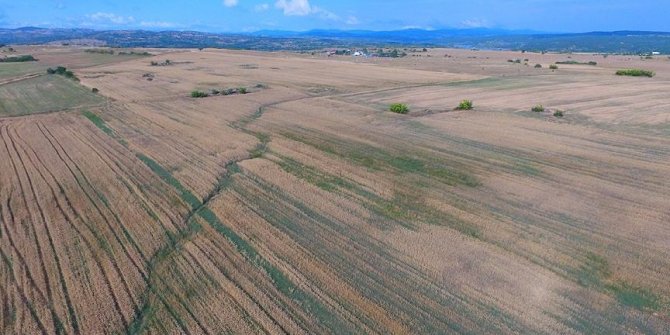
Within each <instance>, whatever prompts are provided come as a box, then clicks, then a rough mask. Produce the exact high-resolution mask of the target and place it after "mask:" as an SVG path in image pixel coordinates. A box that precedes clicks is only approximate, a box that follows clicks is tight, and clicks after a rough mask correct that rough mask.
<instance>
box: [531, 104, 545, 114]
mask: <svg viewBox="0 0 670 335" xmlns="http://www.w3.org/2000/svg"><path fill="white" fill-rule="evenodd" d="M530 110H532V111H533V112H535V113H542V112H544V106H542V105H537V106H534V107H533V108H531V109H530Z"/></svg>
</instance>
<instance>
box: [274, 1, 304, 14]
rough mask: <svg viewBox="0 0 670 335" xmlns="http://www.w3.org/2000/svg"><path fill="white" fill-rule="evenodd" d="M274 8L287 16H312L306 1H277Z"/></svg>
mask: <svg viewBox="0 0 670 335" xmlns="http://www.w3.org/2000/svg"><path fill="white" fill-rule="evenodd" d="M275 7H277V8H279V9H281V10H283V11H284V15H287V16H305V15H309V14H312V6H310V4H309V1H308V0H288V1H287V0H277V2H276V3H275Z"/></svg>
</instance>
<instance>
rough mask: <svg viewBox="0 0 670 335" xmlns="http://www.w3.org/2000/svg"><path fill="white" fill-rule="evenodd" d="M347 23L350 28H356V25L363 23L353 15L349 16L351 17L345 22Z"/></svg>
mask: <svg viewBox="0 0 670 335" xmlns="http://www.w3.org/2000/svg"><path fill="white" fill-rule="evenodd" d="M345 23H346V24H348V25H350V26H355V25H357V24H359V23H361V21H359V20H358V18H357V17H355V16H353V15H349V17H347V20H346V21H345Z"/></svg>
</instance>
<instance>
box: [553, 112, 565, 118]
mask: <svg viewBox="0 0 670 335" xmlns="http://www.w3.org/2000/svg"><path fill="white" fill-rule="evenodd" d="M554 116H555V117H563V111H555V112H554Z"/></svg>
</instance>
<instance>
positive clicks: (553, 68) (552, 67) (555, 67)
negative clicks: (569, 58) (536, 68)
mask: <svg viewBox="0 0 670 335" xmlns="http://www.w3.org/2000/svg"><path fill="white" fill-rule="evenodd" d="M549 68H550V69H552V70H558V65H556V64H551V65H549Z"/></svg>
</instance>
